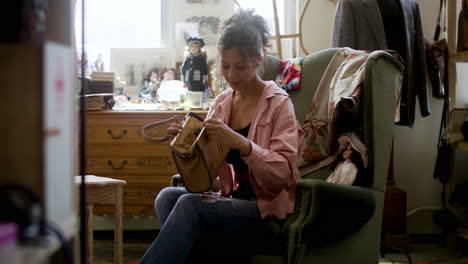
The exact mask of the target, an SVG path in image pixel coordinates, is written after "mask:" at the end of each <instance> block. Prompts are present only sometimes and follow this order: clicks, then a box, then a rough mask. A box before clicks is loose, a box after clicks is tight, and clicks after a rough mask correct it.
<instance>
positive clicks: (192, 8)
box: [75, 0, 297, 97]
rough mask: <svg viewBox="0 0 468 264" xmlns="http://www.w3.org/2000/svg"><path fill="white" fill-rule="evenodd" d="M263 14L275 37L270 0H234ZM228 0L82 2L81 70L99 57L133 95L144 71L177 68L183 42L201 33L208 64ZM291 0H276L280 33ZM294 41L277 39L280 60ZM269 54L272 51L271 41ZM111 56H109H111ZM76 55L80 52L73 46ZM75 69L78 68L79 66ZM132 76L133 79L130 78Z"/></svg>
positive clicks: (286, 28) (291, 10) (291, 24)
mask: <svg viewBox="0 0 468 264" xmlns="http://www.w3.org/2000/svg"><path fill="white" fill-rule="evenodd" d="M82 1H83V0H76V8H75V10H76V14H75V32H76V43H77V45H76V46H77V47H78V49H80V48H81V41H82V39H81V33H82V30H81V26H82V25H81V5H82ZM237 1H238V3H239V4H240V5H241V6H242V8H246V9H247V8H253V9H255V10H256V13H258V14H260V15H261V16H263V17H264V18H265V19H266V21H267V23H268V25H269V27H270V32H271V34H272V35H275V27H274V25H275V23H274V11H273V7H272V0H255V1H252V0H237ZM235 2H236V1H234V0H196V1H195V0H132V1H130V0H85V50H86V54H87V60H88V66H87V72H88V73H91V72H92V71H93V70H96V69H97V68H96V66H95V65H101V64H100V63H95V62H96V60H97V59H98V58H101V60H102V62H103V64H104V70H105V71H114V72H116V73H117V75H118V76H119V77H120V79H121V81H123V82H125V87H123V89H124V92H125V94H126V95H128V96H131V97H137V96H138V95H139V89H140V88H141V87H142V84H144V78H145V77H144V76H146V75H147V73H148V72H149V71H150V69H154V68H159V69H163V68H166V67H171V68H177V65H180V64H181V62H182V61H183V60H184V51H185V49H186V48H185V45H186V43H185V41H186V39H187V38H188V37H189V36H191V35H192V36H193V35H195V36H202V37H204V39H205V43H206V46H205V50H206V52H207V55H208V63H209V64H212V63H213V62H214V61H215V58H216V56H217V48H216V43H217V39H218V37H219V29H220V27H221V25H222V23H223V21H224V20H226V19H228V18H229V17H230V16H231V15H232V14H233V13H234V12H235V10H236V9H237V8H238V7H237V6H236V4H235ZM295 2H296V1H286V0H276V3H277V10H278V17H279V25H280V33H281V34H283V35H284V34H294V33H296V31H297V27H296V24H297V23H296V16H295V12H296V4H295ZM295 42H296V40H295V39H283V40H282V42H281V43H282V47H283V48H282V51H283V58H292V57H295V54H296V52H295V48H294V47H295ZM271 44H272V45H273V47H272V48H271V49H270V50H269V52H270V53H271V54H273V55H275V53H276V41H275V40H272V41H271ZM111 56H112V57H111ZM78 57H81V52H80V50H78ZM80 69H81V68H80ZM129 76H132V77H134V78H130V77H129Z"/></svg>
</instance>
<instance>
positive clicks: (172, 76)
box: [161, 68, 179, 84]
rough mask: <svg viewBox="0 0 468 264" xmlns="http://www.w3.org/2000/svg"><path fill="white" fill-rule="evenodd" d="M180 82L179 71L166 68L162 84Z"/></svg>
mask: <svg viewBox="0 0 468 264" xmlns="http://www.w3.org/2000/svg"><path fill="white" fill-rule="evenodd" d="M172 80H179V77H178V76H177V71H176V69H174V68H164V69H163V70H162V71H161V84H163V82H165V81H172Z"/></svg>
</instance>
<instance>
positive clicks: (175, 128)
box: [167, 116, 182, 137]
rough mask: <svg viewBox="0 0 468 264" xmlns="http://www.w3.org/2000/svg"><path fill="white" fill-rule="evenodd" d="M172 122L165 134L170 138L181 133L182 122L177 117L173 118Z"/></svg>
mask: <svg viewBox="0 0 468 264" xmlns="http://www.w3.org/2000/svg"><path fill="white" fill-rule="evenodd" d="M174 121H175V123H173V124H172V125H171V126H170V127H168V128H167V133H168V134H169V135H171V136H172V137H175V136H177V134H179V133H180V132H181V131H182V120H180V117H179V116H174Z"/></svg>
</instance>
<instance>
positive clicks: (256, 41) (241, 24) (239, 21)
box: [218, 9, 271, 59]
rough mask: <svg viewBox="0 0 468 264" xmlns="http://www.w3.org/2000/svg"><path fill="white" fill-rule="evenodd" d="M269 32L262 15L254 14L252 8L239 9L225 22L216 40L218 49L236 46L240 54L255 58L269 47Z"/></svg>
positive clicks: (221, 50) (222, 49)
mask: <svg viewBox="0 0 468 264" xmlns="http://www.w3.org/2000/svg"><path fill="white" fill-rule="evenodd" d="M270 37H271V35H270V32H269V31H268V26H267V23H266V21H265V19H263V17H262V16H260V15H257V14H254V10H252V9H248V10H242V9H241V10H239V11H238V12H236V14H234V15H233V16H232V17H231V18H229V19H228V20H227V21H226V22H224V27H223V31H222V33H221V36H220V37H219V41H218V50H219V52H220V53H221V54H222V52H223V51H225V50H228V49H231V48H237V49H238V50H239V52H240V53H241V56H243V57H246V58H252V59H254V58H257V57H258V56H263V55H264V54H265V53H266V48H268V47H271V44H270Z"/></svg>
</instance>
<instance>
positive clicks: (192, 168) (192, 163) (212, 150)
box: [142, 112, 229, 193]
mask: <svg viewBox="0 0 468 264" xmlns="http://www.w3.org/2000/svg"><path fill="white" fill-rule="evenodd" d="M170 122H174V117H173V118H169V119H166V120H162V121H158V122H154V123H150V124H147V125H145V126H144V127H143V128H142V134H143V138H144V139H145V140H146V141H148V142H151V143H161V142H165V141H168V140H170V136H169V135H167V134H166V135H165V136H163V137H159V138H157V137H153V136H151V134H150V133H149V131H150V130H151V129H153V128H156V127H159V126H162V125H164V124H167V123H170ZM182 127H183V129H182V131H181V132H180V133H179V134H178V135H177V136H176V137H175V138H174V139H172V141H171V142H170V144H169V146H170V148H171V151H172V157H173V159H174V162H175V165H176V167H177V170H178V171H179V174H180V176H181V178H182V181H183V182H184V186H185V187H186V188H187V190H188V191H190V192H195V193H197V192H205V191H208V190H209V189H210V188H211V185H212V183H213V181H214V180H215V179H216V178H217V177H218V169H219V167H220V166H221V165H222V164H223V163H224V160H225V159H226V155H227V153H228V152H229V149H228V148H226V147H225V146H223V145H220V144H217V143H216V142H213V141H210V140H209V139H208V136H207V135H206V133H205V129H204V127H203V119H202V118H201V117H200V116H198V115H196V114H194V113H191V112H190V113H188V114H187V115H186V116H185V119H184V122H183V124H182Z"/></svg>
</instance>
